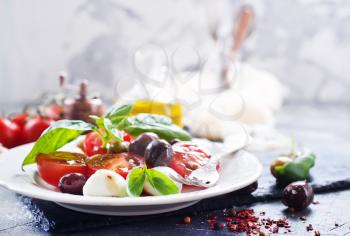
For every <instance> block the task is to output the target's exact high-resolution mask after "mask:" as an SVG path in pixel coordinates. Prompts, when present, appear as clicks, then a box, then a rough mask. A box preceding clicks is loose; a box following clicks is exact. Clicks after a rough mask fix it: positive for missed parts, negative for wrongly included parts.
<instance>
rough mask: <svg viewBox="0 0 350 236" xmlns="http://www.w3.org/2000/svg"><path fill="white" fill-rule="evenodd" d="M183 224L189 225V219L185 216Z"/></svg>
mask: <svg viewBox="0 0 350 236" xmlns="http://www.w3.org/2000/svg"><path fill="white" fill-rule="evenodd" d="M184 222H185V224H189V223H191V217H189V216H186V217H185V218H184Z"/></svg>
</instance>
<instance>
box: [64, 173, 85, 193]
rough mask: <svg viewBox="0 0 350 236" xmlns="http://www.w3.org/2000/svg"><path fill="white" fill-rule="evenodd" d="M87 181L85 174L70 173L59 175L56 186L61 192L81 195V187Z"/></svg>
mask: <svg viewBox="0 0 350 236" xmlns="http://www.w3.org/2000/svg"><path fill="white" fill-rule="evenodd" d="M86 181H87V178H86V176H85V175H83V174H80V173H70V174H66V175H64V176H62V177H61V179H60V181H59V183H58V187H59V189H60V190H61V192H62V193H70V194H76V195H83V187H84V185H85V183H86Z"/></svg>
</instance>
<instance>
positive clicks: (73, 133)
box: [22, 120, 94, 170]
mask: <svg viewBox="0 0 350 236" xmlns="http://www.w3.org/2000/svg"><path fill="white" fill-rule="evenodd" d="M93 128H94V126H93V125H91V124H88V123H86V122H84V121H79V120H60V121H57V122H55V123H53V124H52V125H51V126H50V127H49V128H48V129H47V130H46V131H44V133H43V134H42V135H41V137H40V138H39V139H38V140H37V141H36V143H35V145H34V147H33V148H32V150H31V151H30V153H29V154H28V155H27V156H26V157H25V159H24V160H23V162H22V170H23V166H25V165H29V164H33V163H35V162H36V156H37V155H38V154H39V153H44V154H47V153H50V152H54V151H56V150H57V149H59V148H61V147H63V146H64V145H65V144H67V143H69V142H71V141H73V140H74V139H76V138H77V137H79V136H80V135H81V134H83V133H84V132H86V131H90V130H92V129H93Z"/></svg>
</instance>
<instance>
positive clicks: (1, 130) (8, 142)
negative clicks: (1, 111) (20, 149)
mask: <svg viewBox="0 0 350 236" xmlns="http://www.w3.org/2000/svg"><path fill="white" fill-rule="evenodd" d="M20 135H21V134H20V128H19V127H18V125H17V124H16V123H13V122H11V121H10V120H8V119H5V118H0V143H2V145H3V146H4V147H6V148H13V147H15V146H17V145H19V144H20V143H19V137H20Z"/></svg>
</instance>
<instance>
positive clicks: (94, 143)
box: [83, 132, 107, 156]
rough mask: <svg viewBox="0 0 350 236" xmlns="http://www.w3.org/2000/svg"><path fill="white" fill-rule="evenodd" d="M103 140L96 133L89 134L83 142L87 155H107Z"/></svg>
mask: <svg viewBox="0 0 350 236" xmlns="http://www.w3.org/2000/svg"><path fill="white" fill-rule="evenodd" d="M102 143H103V141H102V139H101V138H100V136H99V135H98V134H97V133H96V132H91V133H88V134H87V135H86V137H85V139H84V142H83V149H84V152H85V154H86V155H88V156H93V155H96V154H106V153H107V150H106V149H105V148H102Z"/></svg>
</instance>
